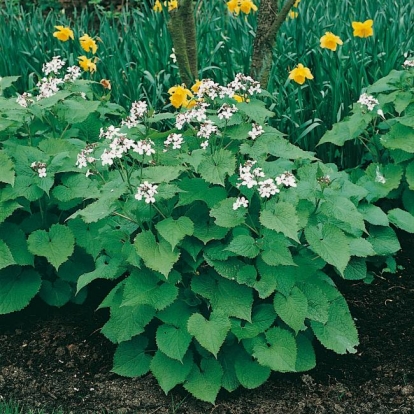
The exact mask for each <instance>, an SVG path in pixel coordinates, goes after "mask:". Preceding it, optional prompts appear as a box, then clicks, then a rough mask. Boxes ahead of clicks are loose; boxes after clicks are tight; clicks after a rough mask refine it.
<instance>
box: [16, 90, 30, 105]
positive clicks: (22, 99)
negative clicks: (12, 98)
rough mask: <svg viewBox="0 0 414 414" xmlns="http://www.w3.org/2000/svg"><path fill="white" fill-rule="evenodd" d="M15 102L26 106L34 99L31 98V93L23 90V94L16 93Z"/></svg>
mask: <svg viewBox="0 0 414 414" xmlns="http://www.w3.org/2000/svg"><path fill="white" fill-rule="evenodd" d="M16 102H17V103H18V104H19V105H20V106H23V107H24V108H27V107H28V106H29V105H31V104H32V103H33V102H34V100H33V99H32V94H31V93H28V92H24V93H23V94H21V95H19V94H17V99H16Z"/></svg>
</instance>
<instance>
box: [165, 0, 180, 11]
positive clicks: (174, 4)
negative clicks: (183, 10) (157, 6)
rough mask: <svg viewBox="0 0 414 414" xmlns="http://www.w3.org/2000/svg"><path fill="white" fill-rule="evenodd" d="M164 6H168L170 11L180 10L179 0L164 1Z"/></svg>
mask: <svg viewBox="0 0 414 414" xmlns="http://www.w3.org/2000/svg"><path fill="white" fill-rule="evenodd" d="M164 6H168V11H171V10H174V9H178V0H169V1H168V2H166V1H164Z"/></svg>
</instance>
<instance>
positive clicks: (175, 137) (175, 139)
mask: <svg viewBox="0 0 414 414" xmlns="http://www.w3.org/2000/svg"><path fill="white" fill-rule="evenodd" d="M183 142H184V139H183V136H182V134H170V135H168V137H167V139H166V140H165V141H164V145H165V147H166V149H165V150H164V151H167V148H168V147H169V146H170V145H172V149H180V148H181V145H182V144H183Z"/></svg>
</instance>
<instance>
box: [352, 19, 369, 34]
mask: <svg viewBox="0 0 414 414" xmlns="http://www.w3.org/2000/svg"><path fill="white" fill-rule="evenodd" d="M373 23H374V22H373V20H365V22H363V23H362V22H352V28H353V29H354V36H355V37H369V36H372V35H373V34H374V30H373V29H372V25H373Z"/></svg>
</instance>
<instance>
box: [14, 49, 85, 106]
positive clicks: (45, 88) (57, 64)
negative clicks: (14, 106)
mask: <svg viewBox="0 0 414 414" xmlns="http://www.w3.org/2000/svg"><path fill="white" fill-rule="evenodd" d="M65 64H66V62H65V61H64V60H62V59H61V58H60V56H54V57H53V58H52V60H51V61H50V62H47V63H45V64H44V65H43V66H42V71H43V73H44V75H45V76H44V77H43V78H41V79H40V80H39V81H38V82H37V84H36V86H37V87H38V88H39V93H38V95H37V96H36V100H38V101H40V100H41V99H44V98H49V97H51V96H53V95H55V94H56V93H57V92H58V91H59V85H61V84H62V83H65V82H73V81H75V80H76V79H78V78H79V77H80V76H81V74H82V72H81V69H80V67H78V66H70V67H68V68H67V70H66V75H65V76H64V77H63V79H61V78H58V77H56V75H58V74H59V71H60V70H61V69H62V68H63V67H64V66H65ZM81 96H82V97H83V98H86V96H85V94H83V95H82V94H81ZM31 98H32V95H31V94H29V93H23V94H22V95H18V96H17V99H16V102H17V103H18V104H19V105H21V106H23V107H24V108H27V107H28V106H29V105H31V104H32V103H33V102H34V100H33V99H31Z"/></svg>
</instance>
